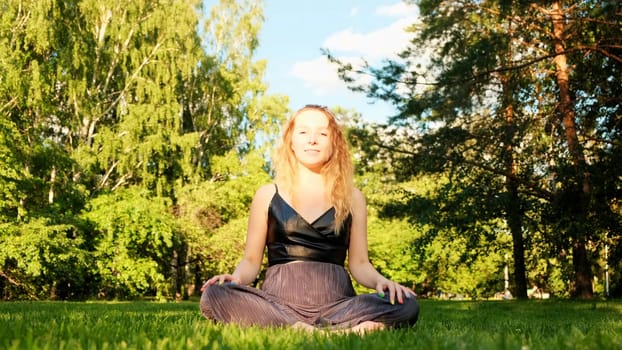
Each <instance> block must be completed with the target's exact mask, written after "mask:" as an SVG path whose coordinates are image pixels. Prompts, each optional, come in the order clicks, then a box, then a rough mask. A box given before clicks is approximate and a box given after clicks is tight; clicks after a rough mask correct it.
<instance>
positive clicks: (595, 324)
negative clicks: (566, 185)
mask: <svg viewBox="0 0 622 350" xmlns="http://www.w3.org/2000/svg"><path fill="white" fill-rule="evenodd" d="M0 349H71V350H73V349H214V350H216V349H383V350H387V349H517V350H528V349H622V301H619V300H618V301H567V300H564V301H558V300H547V301H432V300H421V315H420V318H419V323H418V324H417V325H416V326H415V327H413V328H410V329H401V330H387V331H380V332H376V333H372V334H369V335H367V336H364V337H360V336H356V335H334V334H332V335H327V334H321V333H318V334H311V335H309V334H305V333H302V332H297V331H294V330H291V329H259V328H240V327H235V326H222V325H214V324H213V323H211V322H209V321H207V320H205V319H203V317H202V316H201V314H200V312H199V309H198V302H183V303H152V302H127V303H125V302H119V303H115V302H85V303H80V302H0Z"/></svg>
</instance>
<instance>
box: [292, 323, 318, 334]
mask: <svg viewBox="0 0 622 350" xmlns="http://www.w3.org/2000/svg"><path fill="white" fill-rule="evenodd" d="M292 328H293V329H300V330H303V331H306V332H308V333H313V332H315V331H316V330H318V329H317V328H315V327H313V326H312V325H310V324H308V323H304V322H300V321H299V322H296V323H294V324H293V325H292Z"/></svg>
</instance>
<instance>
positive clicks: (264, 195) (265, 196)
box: [254, 184, 276, 202]
mask: <svg viewBox="0 0 622 350" xmlns="http://www.w3.org/2000/svg"><path fill="white" fill-rule="evenodd" d="M275 193H276V186H275V185H274V184H265V185H262V186H261V187H259V188H258V189H257V191H256V192H255V198H254V200H257V201H261V202H269V201H270V200H271V199H272V197H273V196H274V194H275Z"/></svg>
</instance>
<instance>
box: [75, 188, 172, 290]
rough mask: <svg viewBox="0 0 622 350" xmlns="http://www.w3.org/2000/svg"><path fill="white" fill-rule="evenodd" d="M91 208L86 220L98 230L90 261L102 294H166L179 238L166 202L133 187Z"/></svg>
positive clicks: (97, 201)
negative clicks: (94, 268)
mask: <svg viewBox="0 0 622 350" xmlns="http://www.w3.org/2000/svg"><path fill="white" fill-rule="evenodd" d="M90 206H91V207H90V208H89V210H88V211H87V212H85V214H84V218H85V219H86V220H89V221H90V222H92V223H93V229H94V230H95V232H96V235H95V244H94V252H93V258H94V259H95V261H96V265H97V275H98V278H99V279H101V282H100V290H99V294H100V296H101V297H105V298H132V297H137V296H141V295H143V294H145V293H148V292H155V293H156V295H157V296H166V295H167V294H168V292H169V291H168V290H166V285H165V284H164V282H165V281H166V278H167V277H168V276H169V275H170V268H171V264H172V263H173V262H172V261H171V259H172V256H173V250H175V249H177V248H178V247H179V245H180V241H181V239H182V237H181V236H180V231H179V228H178V224H177V223H176V222H175V220H174V217H173V215H172V214H171V213H170V212H169V207H170V203H169V202H168V200H167V199H166V198H158V197H150V196H148V194H147V192H145V191H141V190H140V189H133V190H126V191H117V192H115V193H112V194H106V195H100V196H99V197H97V198H96V199H94V200H93V201H91V203H90ZM154 289H155V291H154Z"/></svg>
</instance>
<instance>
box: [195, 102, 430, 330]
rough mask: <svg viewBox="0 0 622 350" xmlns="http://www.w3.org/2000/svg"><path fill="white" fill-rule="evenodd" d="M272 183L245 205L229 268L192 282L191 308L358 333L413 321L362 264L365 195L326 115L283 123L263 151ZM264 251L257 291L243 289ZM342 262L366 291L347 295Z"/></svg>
mask: <svg viewBox="0 0 622 350" xmlns="http://www.w3.org/2000/svg"><path fill="white" fill-rule="evenodd" d="M273 164H274V170H275V175H276V177H275V183H273V184H266V185H264V186H262V187H260V188H259V189H258V190H257V192H256V194H255V196H254V198H253V201H252V204H251V208H250V214H249V221H248V233H247V238H246V247H245V250H244V255H243V257H242V260H241V261H240V263H239V264H238V266H237V268H236V269H235V271H234V272H233V273H231V274H221V275H217V276H213V277H212V278H210V279H209V280H207V282H205V284H204V285H203V287H202V288H201V290H202V292H203V294H202V296H201V302H200V306H201V311H202V313H203V315H204V316H205V317H207V318H208V319H211V320H215V321H217V322H224V323H235V324H240V325H259V326H292V327H295V328H302V329H307V330H316V329H321V330H329V331H331V330H335V331H340V332H357V333H365V332H369V331H372V330H377V329H383V328H385V327H401V326H409V325H414V324H415V322H416V321H417V318H418V315H419V304H418V303H417V300H416V298H415V293H414V292H413V291H412V290H411V289H409V288H407V287H405V286H402V285H400V284H398V283H396V282H393V281H391V280H389V279H387V278H385V277H384V276H382V275H381V274H380V273H378V271H377V270H376V269H375V268H374V267H373V266H372V264H371V263H370V261H369V256H368V245H367V208H366V200H365V197H364V195H363V194H362V193H361V191H360V190H358V189H356V188H354V186H353V173H354V172H353V166H352V162H351V159H350V154H349V151H348V147H347V143H346V140H345V138H344V136H343V134H342V132H341V129H340V127H339V126H338V125H337V121H336V119H335V117H334V115H333V114H332V113H331V112H330V111H329V110H328V109H327V108H325V107H321V106H316V105H307V106H305V107H303V108H302V109H300V110H298V111H297V112H296V113H294V115H293V116H292V118H291V119H290V120H289V121H288V122H287V124H286V125H285V128H284V131H283V135H282V138H281V140H280V143H279V145H278V147H277V149H276V154H275V156H274V158H273ZM266 246H267V248H268V268H267V270H266V275H265V279H264V281H263V283H262V284H261V288H254V287H251V286H249V284H250V283H251V282H253V281H254V280H255V279H256V278H257V276H258V274H259V271H260V269H261V264H262V259H263V254H264V249H265V247H266ZM346 257H347V258H348V269H349V272H350V274H351V275H352V277H353V278H354V279H355V280H356V281H357V282H358V283H360V284H361V285H363V286H365V287H368V288H371V289H375V291H376V292H375V293H371V294H362V295H357V294H356V293H355V291H354V289H353V287H352V280H351V279H350V274H348V272H347V271H346V269H345V268H344V264H345V259H346Z"/></svg>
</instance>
